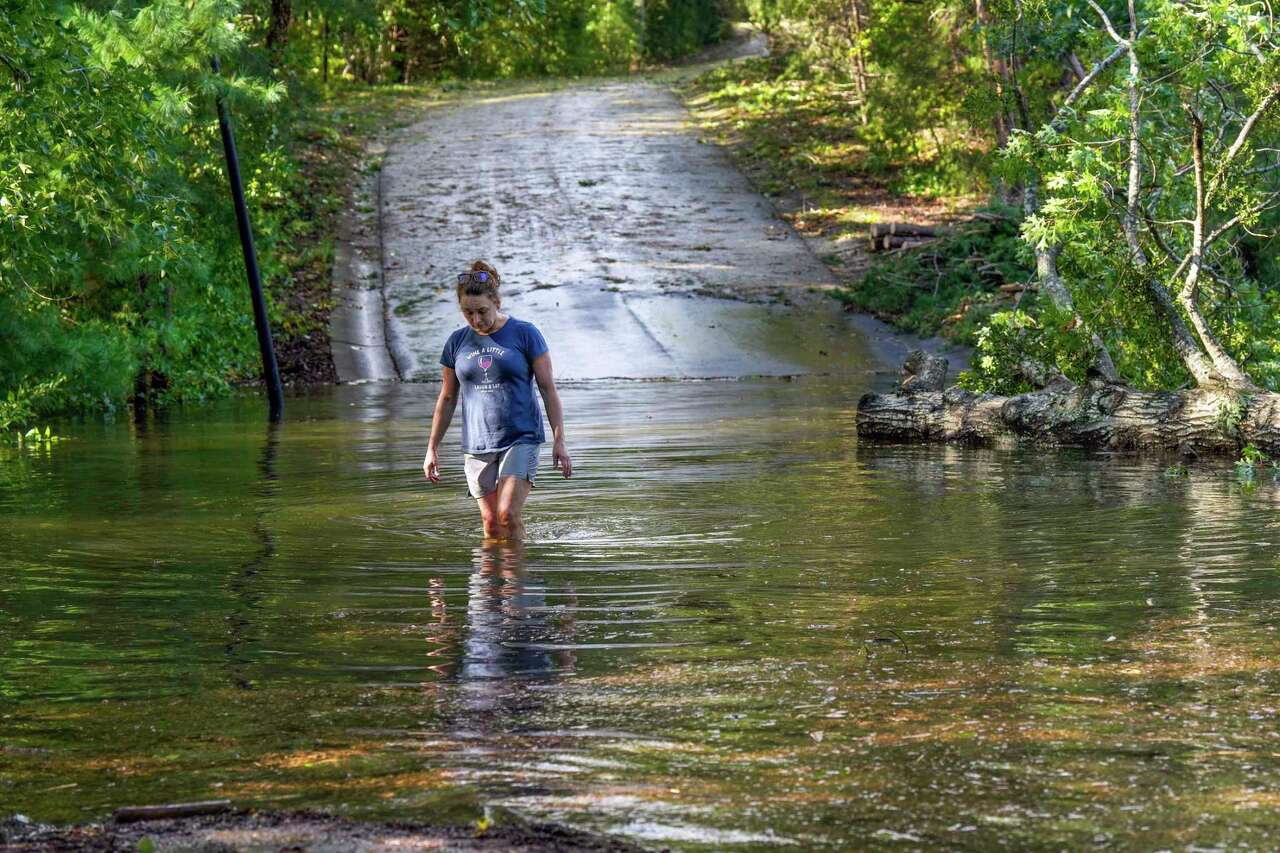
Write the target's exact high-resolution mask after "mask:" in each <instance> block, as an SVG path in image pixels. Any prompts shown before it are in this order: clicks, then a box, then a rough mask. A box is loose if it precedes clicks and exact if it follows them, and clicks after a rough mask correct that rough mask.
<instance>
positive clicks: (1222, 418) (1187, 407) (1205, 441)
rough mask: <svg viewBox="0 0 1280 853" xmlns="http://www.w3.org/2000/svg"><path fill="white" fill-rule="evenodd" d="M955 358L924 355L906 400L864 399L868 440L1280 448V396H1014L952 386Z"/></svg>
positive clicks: (1071, 391)
mask: <svg viewBox="0 0 1280 853" xmlns="http://www.w3.org/2000/svg"><path fill="white" fill-rule="evenodd" d="M946 369H947V365H946V359H942V358H937V357H935V356H927V355H925V354H924V353H922V352H919V351H917V352H914V353H912V354H911V356H910V357H909V358H908V359H907V364H906V366H905V368H904V374H905V379H904V381H903V383H902V387H901V388H900V390H899V392H898V393H896V394H864V395H863V397H862V399H861V400H859V401H858V415H857V422H858V435H859V436H862V437H865V438H876V439H890V440H896V441H946V442H960V443H969V444H1003V443H1017V442H1026V443H1032V444H1050V445H1067V446H1079V447H1097V448H1107V449H1114V450H1139V449H1141V450H1178V451H1181V452H1183V453H1187V454H1200V453H1231V454H1234V453H1237V452H1238V451H1239V450H1240V448H1241V447H1243V446H1244V445H1247V444H1251V445H1253V446H1254V447H1257V448H1258V449H1259V450H1262V451H1263V452H1266V453H1278V452H1280V394H1267V393H1260V394H1254V395H1243V394H1239V393H1237V392H1234V391H1231V390H1228V389H1221V388H1195V389H1191V390H1187V391H1156V392H1150V391H1136V390H1134V389H1132V388H1129V387H1126V386H1124V385H1118V384H1115V383H1111V382H1106V381H1104V380H1102V379H1093V380H1090V381H1089V382H1086V383H1085V384H1083V385H1072V384H1071V383H1069V382H1055V383H1053V384H1051V385H1050V386H1049V387H1047V388H1044V389H1041V390H1039V391H1031V392H1028V393H1026V394H1018V395H1016V396H1013V397H1002V396H999V395H995V394H974V393H973V392H971V391H966V390H964V389H963V388H960V387H959V386H952V387H950V388H947V389H946V390H945V391H944V390H943V387H942V386H943V384H944V383H945V376H946Z"/></svg>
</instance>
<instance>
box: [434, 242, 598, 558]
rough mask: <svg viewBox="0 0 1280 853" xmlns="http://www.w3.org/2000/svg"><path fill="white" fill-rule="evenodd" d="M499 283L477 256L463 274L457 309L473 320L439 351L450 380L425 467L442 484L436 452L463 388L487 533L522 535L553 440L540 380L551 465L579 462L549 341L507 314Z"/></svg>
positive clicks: (467, 436)
mask: <svg viewBox="0 0 1280 853" xmlns="http://www.w3.org/2000/svg"><path fill="white" fill-rule="evenodd" d="M500 281H501V278H500V277H499V275H498V271H497V270H495V269H494V268H493V267H491V266H489V265H488V264H486V263H485V262H484V261H475V262H474V263H472V264H471V269H470V270H468V271H467V272H464V273H461V274H460V275H459V276H458V307H459V308H461V309H462V316H463V317H465V318H466V321H467V325H465V326H463V327H462V328H461V329H458V330H457V331H456V332H454V333H453V334H452V335H450V336H449V340H448V342H447V343H445V345H444V352H443V353H441V355H440V363H441V364H442V365H443V366H444V384H443V385H442V386H441V387H440V396H439V397H438V398H437V399H436V408H435V414H434V415H433V417H432V419H431V438H430V439H429V440H428V442H427V456H426V459H424V460H423V462H422V469H423V471H425V472H426V475H427V479H429V480H430V481H431V482H433V483H438V482H440V467H439V460H438V458H437V451H438V450H439V448H440V440H441V439H442V438H444V434H445V431H446V430H447V429H449V421H451V420H452V419H453V410H454V407H455V406H456V405H457V402H458V394H459V392H461V394H462V452H463V454H464V463H463V464H464V467H465V469H466V474H467V486H468V488H469V489H470V491H471V496H472V497H473V498H475V499H476V501H477V502H478V503H479V505H480V519H481V521H482V522H483V523H484V535H485V536H486V537H488V538H495V539H523V538H524V521H523V519H522V518H521V515H520V513H521V510H522V509H523V507H524V502H525V499H526V498H528V497H529V490H530V489H531V488H533V479H534V476H535V475H536V473H537V470H538V452H539V450H540V449H541V447H542V443H543V442H544V441H546V435H545V433H544V432H543V429H542V408H541V407H540V406H539V405H538V400H537V397H536V396H535V395H534V393H533V383H534V381H535V380H536V381H537V383H538V388H539V390H541V392H542V399H543V401H544V402H545V403H546V407H547V419H548V420H549V421H550V422H551V434H552V437H553V438H554V444H553V445H552V451H551V460H552V465H554V466H555V467H557V468H559V469H560V470H561V472H563V473H564V476H566V477H568V476H569V475H570V474H571V473H572V472H573V463H572V462H571V461H570V460H569V452H568V451H567V450H566V449H565V446H564V413H563V410H562V409H561V406H560V395H559V394H558V393H557V392H556V384H555V380H554V379H552V376H551V356H550V354H549V353H548V352H547V342H546V341H545V340H544V339H543V337H542V333H541V332H539V331H538V329H537V328H536V327H535V326H534V325H533V324H532V323H527V322H525V321H524V320H517V319H516V318H515V317H512V316H510V315H509V314H503V313H502V311H501V308H502V300H501V299H500V298H499V297H498V285H499V283H500Z"/></svg>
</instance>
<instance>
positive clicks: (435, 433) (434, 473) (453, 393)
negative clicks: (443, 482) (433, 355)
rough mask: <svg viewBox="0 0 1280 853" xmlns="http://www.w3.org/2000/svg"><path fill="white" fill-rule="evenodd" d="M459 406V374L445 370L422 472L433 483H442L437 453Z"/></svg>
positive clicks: (432, 416)
mask: <svg viewBox="0 0 1280 853" xmlns="http://www.w3.org/2000/svg"><path fill="white" fill-rule="evenodd" d="M457 405H458V374H456V373H454V371H453V368H452V367H446V368H444V381H443V383H442V384H441V385H440V396H439V397H436V410H435V412H433V413H432V415H431V438H430V439H428V440H427V458H425V459H423V460H422V470H423V472H424V473H425V474H426V475H427V479H428V480H430V481H431V482H433V483H438V482H440V465H439V460H438V459H437V452H438V451H439V450H440V441H441V439H443V438H444V434H445V432H446V431H447V430H448V429H449V422H450V421H452V420H453V410H454V409H455V408H457Z"/></svg>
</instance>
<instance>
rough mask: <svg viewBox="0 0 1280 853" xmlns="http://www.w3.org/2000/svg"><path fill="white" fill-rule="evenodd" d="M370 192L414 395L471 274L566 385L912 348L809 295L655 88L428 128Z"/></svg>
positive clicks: (388, 308)
mask: <svg viewBox="0 0 1280 853" xmlns="http://www.w3.org/2000/svg"><path fill="white" fill-rule="evenodd" d="M379 189H380V192H379V195H380V201H379V204H378V214H379V218H380V226H379V227H380V235H381V247H380V248H381V255H382V266H383V270H382V272H383V282H384V294H385V300H386V301H385V306H384V308H383V310H384V312H385V317H386V344H387V347H388V348H389V350H390V352H391V354H392V356H393V358H394V362H395V366H396V368H397V369H398V371H399V373H400V375H401V376H402V378H404V379H407V380H426V379H434V378H436V377H438V375H439V370H440V368H439V364H438V360H439V355H440V350H441V347H442V345H443V343H444V341H445V339H446V338H447V336H448V335H449V333H450V332H451V331H452V330H453V329H455V328H457V327H459V326H461V325H462V318H461V315H460V314H459V313H458V310H457V306H456V300H455V296H454V281H455V275H456V273H457V272H459V271H460V270H463V269H466V268H467V266H468V264H469V263H470V262H471V261H472V260H473V259H476V258H480V259H484V260H487V261H489V262H490V263H492V264H493V265H494V266H495V267H496V268H497V269H498V270H499V271H500V272H501V273H502V276H503V297H502V298H503V309H504V310H505V311H507V312H508V313H510V314H512V315H513V316H516V317H519V318H521V319H526V320H530V321H532V322H534V323H535V324H537V325H538V327H539V328H540V329H542V331H543V333H544V335H545V336H546V338H547V340H548V342H549V343H550V346H551V352H552V359H553V363H554V366H555V371H556V375H557V378H559V379H562V380H593V379H608V378H620V379H658V378H670V379H681V378H712V377H740V376H751V375H790V374H800V373H828V372H841V373H844V372H851V373H866V372H868V371H872V370H876V369H880V370H884V369H895V368H896V366H897V364H900V358H901V356H902V355H903V354H904V353H905V352H906V349H907V343H904V342H902V341H900V340H899V339H897V338H896V336H893V335H890V334H888V333H887V330H886V329H885V328H884V327H883V326H881V325H880V324H878V323H876V322H875V321H874V320H872V319H871V318H868V317H861V318H851V317H849V316H848V315H845V314H844V313H843V312H842V311H841V310H840V308H839V306H838V304H837V303H836V302H835V301H834V300H832V299H830V298H829V297H826V296H824V295H822V291H824V290H826V289H828V288H830V287H831V286H832V285H833V284H834V281H833V279H832V276H831V274H830V272H829V271H828V270H827V268H826V267H825V266H824V265H823V264H822V263H821V262H820V261H818V260H817V259H816V258H815V257H814V255H813V253H812V252H811V251H810V249H809V248H808V247H807V246H806V244H805V243H804V241H803V240H802V239H801V238H800V237H799V236H798V235H797V234H796V233H795V232H794V231H792V229H791V228H790V226H789V225H788V224H787V223H786V222H784V221H782V220H780V219H779V218H778V217H777V216H776V215H775V213H774V210H773V208H772V207H771V206H770V204H769V202H768V201H767V200H765V199H764V198H762V197H761V196H760V195H759V194H757V193H756V192H755V191H754V190H753V189H752V188H751V186H750V185H749V184H748V183H747V181H746V179H745V178H743V177H742V175H741V174H739V173H738V171H737V170H736V169H735V168H734V167H733V165H732V163H731V162H730V161H729V160H728V158H727V156H726V154H725V153H724V152H723V151H721V150H720V149H718V148H717V147H716V146H714V145H712V144H704V143H703V142H702V141H701V140H700V139H699V137H698V133H697V130H696V128H695V127H694V126H693V125H692V124H691V123H690V121H689V119H688V115H687V113H686V112H685V110H684V108H683V107H682V105H681V104H680V102H679V100H678V99H677V98H676V96H675V95H674V94H672V93H671V92H670V91H669V90H668V89H667V88H666V87H664V86H662V85H660V84H658V83H655V82H651V81H646V80H639V79H637V80H626V81H620V82H604V83H597V84H581V85H574V86H571V87H568V88H560V89H556V90H552V91H545V92H538V93H533V94H519V95H510V96H505V97H491V98H478V99H474V100H468V101H465V102H463V103H458V104H454V105H450V106H445V107H440V108H437V109H432V110H431V111H430V112H429V113H428V114H427V115H426V116H425V117H424V118H423V119H422V120H421V121H420V122H418V123H417V124H414V125H412V126H410V127H408V128H405V129H404V130H402V131H401V132H400V133H399V134H398V135H397V137H396V138H395V139H394V140H393V141H392V142H391V144H390V147H389V149H388V150H387V152H386V156H385V159H384V162H383V167H382V174H381V178H380V188H379ZM366 319H368V312H366ZM366 325H373V324H371V323H366ZM335 354H336V353H335ZM877 356H879V357H877ZM340 370H341V365H340ZM347 378H353V377H350V376H346V377H344V379H347ZM354 378H359V377H354ZM374 378H376V377H374Z"/></svg>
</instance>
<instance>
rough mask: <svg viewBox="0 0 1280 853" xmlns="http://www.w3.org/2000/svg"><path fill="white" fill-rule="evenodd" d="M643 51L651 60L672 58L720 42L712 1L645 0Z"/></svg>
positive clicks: (720, 31) (721, 25)
mask: <svg viewBox="0 0 1280 853" xmlns="http://www.w3.org/2000/svg"><path fill="white" fill-rule="evenodd" d="M643 8H644V23H643V32H644V38H643V43H644V52H645V55H646V56H648V57H649V58H651V59H659V60H662V59H675V58H677V57H680V56H684V55H685V54H688V53H692V52H693V51H695V50H697V49H698V48H700V47H702V46H703V45H706V44H711V43H713V42H716V41H719V40H720V37H721V35H722V34H723V32H724V21H723V19H722V18H721V17H720V14H719V10H718V8H717V6H716V2H715V0H646V2H645V3H644V7H643Z"/></svg>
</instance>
